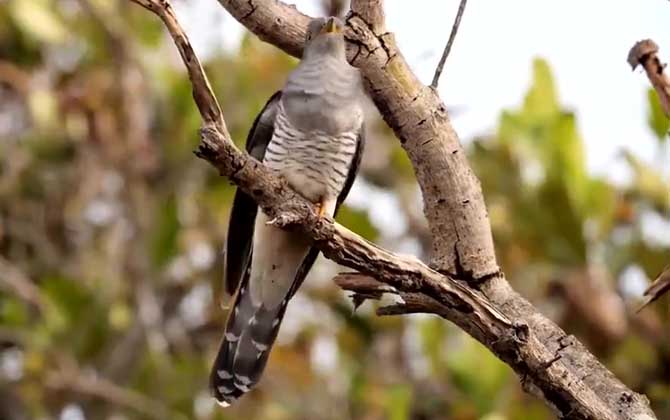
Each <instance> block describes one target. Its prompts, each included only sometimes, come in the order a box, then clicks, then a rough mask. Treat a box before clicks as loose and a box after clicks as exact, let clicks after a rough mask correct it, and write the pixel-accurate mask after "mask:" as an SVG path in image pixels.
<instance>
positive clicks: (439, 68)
mask: <svg viewBox="0 0 670 420" xmlns="http://www.w3.org/2000/svg"><path fill="white" fill-rule="evenodd" d="M467 3H468V0H461V3H460V4H459V5H458V12H456V18H455V19H454V25H453V26H452V27H451V33H450V34H449V40H448V41H447V45H446V46H445V47H444V51H443V52H442V57H440V62H439V63H437V68H436V69H435V74H434V75H433V81H432V82H431V84H430V87H432V88H433V89H437V84H438V83H439V82H440V76H441V75H442V70H444V63H445V62H446V61H447V57H449V53H450V52H451V47H452V46H453V44H454V40H455V39H456V34H457V33H458V27H459V26H460V25H461V18H462V17H463V12H465V5H466V4H467Z"/></svg>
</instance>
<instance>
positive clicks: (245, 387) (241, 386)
mask: <svg viewBox="0 0 670 420" xmlns="http://www.w3.org/2000/svg"><path fill="white" fill-rule="evenodd" d="M233 385H235V388H237V389H239V390H240V391H242V392H249V391H251V388H249V387H248V386H246V385H244V384H238V383H237V382H233Z"/></svg>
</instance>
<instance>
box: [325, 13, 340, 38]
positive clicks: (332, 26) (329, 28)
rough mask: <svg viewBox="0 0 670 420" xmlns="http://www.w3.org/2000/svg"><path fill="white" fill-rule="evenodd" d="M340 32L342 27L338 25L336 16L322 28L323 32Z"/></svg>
mask: <svg viewBox="0 0 670 420" xmlns="http://www.w3.org/2000/svg"><path fill="white" fill-rule="evenodd" d="M338 32H340V28H339V27H338V26H337V22H336V21H335V18H332V17H331V18H329V19H328V21H327V22H326V24H325V25H323V28H322V29H321V33H324V34H336V33H338Z"/></svg>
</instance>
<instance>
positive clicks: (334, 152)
mask: <svg viewBox="0 0 670 420" xmlns="http://www.w3.org/2000/svg"><path fill="white" fill-rule="evenodd" d="M342 28H343V25H342V22H341V21H340V20H339V19H337V18H333V17H331V18H318V19H314V20H312V21H311V22H310V24H309V26H308V28H307V34H306V38H305V47H304V50H303V56H302V60H301V61H300V63H299V64H298V66H297V67H296V68H295V70H293V71H292V72H291V73H290V75H289V77H288V80H287V82H286V84H285V86H284V87H283V88H282V89H281V90H280V91H279V92H277V93H275V94H274V95H273V96H272V97H271V98H270V100H269V101H268V102H267V103H266V104H265V107H264V108H263V110H262V111H261V112H260V114H259V115H258V116H257V117H256V120H255V121H254V123H253V125H252V127H251V131H250V132H249V135H248V137H247V143H246V150H247V152H248V153H249V154H251V155H252V156H253V157H255V158H256V159H258V160H260V161H262V162H263V163H264V164H265V165H266V166H268V167H269V168H270V169H272V170H274V171H275V172H276V173H277V174H279V175H280V176H282V177H284V178H285V179H286V180H287V181H288V184H289V185H290V186H291V187H292V188H293V189H294V190H295V191H296V192H298V193H299V194H300V195H301V196H303V197H304V198H305V199H307V200H309V201H310V202H312V203H314V204H315V206H316V208H317V209H318V212H319V216H321V217H323V216H326V215H327V216H331V217H332V216H334V215H335V213H336V212H337V210H338V207H339V206H340V204H342V202H343V201H344V199H345V197H346V196H347V194H348V193H349V190H350V189H351V186H352V184H353V181H354V178H355V177H356V173H357V172H358V166H359V163H360V160H361V154H362V151H363V145H364V128H363V111H362V107H361V97H362V91H363V90H362V82H361V76H360V74H359V72H358V70H357V69H356V68H354V67H352V66H350V65H349V63H348V62H347V59H346V56H345V42H344V35H343V34H342ZM318 253H319V252H318V250H317V249H315V248H314V247H313V246H312V245H311V243H310V241H309V239H308V238H307V237H305V236H304V235H302V234H301V233H299V232H290V231H286V230H282V229H280V228H277V227H275V226H272V224H271V223H269V218H268V216H267V215H265V214H264V213H263V212H262V211H260V212H259V211H258V207H257V205H256V203H255V202H254V200H253V199H252V198H251V197H249V196H248V195H247V194H245V193H244V192H242V191H240V190H237V192H236V194H235V198H234V199H233V208H232V211H231V216H230V222H229V225H228V238H227V240H226V250H225V263H224V264H225V267H224V275H225V277H226V278H225V281H226V291H227V292H228V293H230V294H233V295H234V304H233V307H232V309H231V310H230V312H229V314H228V319H227V321H226V329H225V333H224V336H223V340H222V343H221V346H220V348H219V352H218V355H217V357H216V361H215V362H214V366H213V368H212V372H211V374H210V388H211V391H212V393H213V395H214V397H215V398H216V400H217V401H218V402H219V403H220V404H221V405H223V406H227V405H229V404H231V403H232V402H233V401H235V400H236V399H237V398H239V397H240V396H242V395H243V394H244V393H245V392H248V391H249V390H250V389H251V388H252V387H253V386H255V385H256V384H257V383H258V381H259V379H260V377H261V374H262V372H263V369H264V368H265V365H266V363H267V360H268V356H269V353H270V349H271V347H272V344H273V343H274V341H275V338H276V337H277V333H278V331H279V326H280V324H281V321H282V318H283V316H284V312H285V311H286V306H287V304H288V302H289V300H290V299H291V297H292V296H293V295H294V294H295V292H296V290H298V288H299V287H300V285H301V284H302V282H303V280H304V279H305V276H306V275H307V273H308V272H309V270H310V268H311V267H312V265H313V264H314V261H315V260H316V257H317V255H318Z"/></svg>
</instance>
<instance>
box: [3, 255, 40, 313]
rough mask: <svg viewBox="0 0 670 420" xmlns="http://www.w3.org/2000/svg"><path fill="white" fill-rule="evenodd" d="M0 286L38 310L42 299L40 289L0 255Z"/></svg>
mask: <svg viewBox="0 0 670 420" xmlns="http://www.w3.org/2000/svg"><path fill="white" fill-rule="evenodd" d="M0 288H5V289H8V290H9V291H10V292H12V293H14V294H15V295H16V296H17V297H19V298H20V299H21V300H23V301H25V302H26V303H28V304H30V305H31V306H33V307H35V308H36V309H37V310H39V311H40V312H41V311H42V310H43V308H44V301H43V299H42V295H41V293H40V289H39V288H38V287H37V286H36V285H35V283H33V282H32V281H31V280H30V279H29V278H28V276H26V275H25V274H24V273H23V271H21V270H20V269H19V268H18V267H16V266H14V265H13V264H12V263H10V262H9V261H7V260H6V259H4V258H3V257H0Z"/></svg>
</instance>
